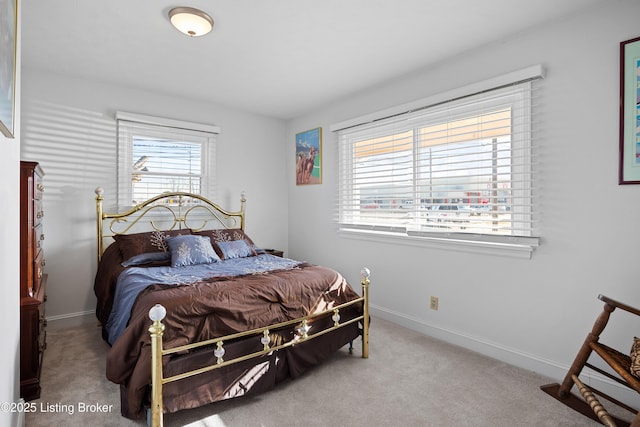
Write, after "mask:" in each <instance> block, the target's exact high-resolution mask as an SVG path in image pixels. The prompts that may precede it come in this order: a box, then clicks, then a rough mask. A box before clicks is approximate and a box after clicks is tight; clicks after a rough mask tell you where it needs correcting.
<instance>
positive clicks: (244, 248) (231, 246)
mask: <svg viewBox="0 0 640 427" xmlns="http://www.w3.org/2000/svg"><path fill="white" fill-rule="evenodd" d="M216 245H217V246H218V248H220V251H221V252H222V258H223V259H232V258H245V257H249V256H255V255H256V252H255V251H254V250H253V249H252V248H251V247H250V246H249V244H248V243H247V242H246V241H245V240H231V241H230V242H218V243H216Z"/></svg>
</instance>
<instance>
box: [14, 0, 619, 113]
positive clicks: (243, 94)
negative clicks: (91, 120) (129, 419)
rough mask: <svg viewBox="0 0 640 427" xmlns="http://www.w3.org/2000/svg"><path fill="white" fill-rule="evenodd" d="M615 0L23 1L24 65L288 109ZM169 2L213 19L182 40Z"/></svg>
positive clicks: (256, 108)
mask: <svg viewBox="0 0 640 427" xmlns="http://www.w3.org/2000/svg"><path fill="white" fill-rule="evenodd" d="M607 1H610V0H536V1H531V0H440V1H434V0H315V1H314V0H277V1H276V0H272V1H267V0H226V1H223V0H190V1H188V2H186V3H180V2H178V3H175V2H173V1H170V0H103V1H78V0H55V1H51V0H23V1H22V3H21V5H22V11H21V12H22V62H23V67H25V68H34V69H40V70H45V71H53V72H58V73H63V74H66V75H71V76H80V77H89V78H91V79H93V80H98V81H104V82H114V83H118V84H121V85H127V86H131V87H137V88H142V89H147V90H151V91H155V92H162V93H167V94H172V95H179V96H181V97H187V98H194V99H202V100H207V101H212V102H215V103H217V104H221V105H227V106H230V107H235V108H239V109H242V110H246V111H250V112H255V113H258V114H264V115H267V116H271V117H276V118H282V119H289V118H293V117H296V116H299V115H301V114H304V113H306V112H308V111H311V110H313V109H314V108H318V107H321V106H323V105H325V104H327V103H329V102H331V101H333V100H336V99H339V98H342V97H345V96H348V95H349V94H351V93H355V92H359V91H362V90H365V89H367V88H370V87H372V86H375V85H378V84H381V83H383V82H385V81H387V80H389V79H391V78H393V77H395V76H398V75H402V74H406V73H410V72H412V71H415V70H417V69H420V68H422V67H427V66H429V65H430V64H433V63H435V62H438V61H441V60H443V59H446V58H448V57H451V56H455V55H459V54H461V53H463V52H464V51H467V50H469V49H472V48H475V47H478V46H481V45H484V44H487V43H491V42H494V41H496V40H499V39H503V38H505V37H507V36H509V35H511V34H515V33H518V32H522V31H526V30H527V29H528V28H531V27H534V26H539V25H543V24H544V23H546V22H549V21H552V20H556V19H562V18H564V17H566V16H569V15H571V14H573V13H577V12H578V11H580V10H581V9H585V8H587V7H591V6H593V5H595V4H605V3H606V2H607ZM176 6H192V7H197V8H199V9H202V10H204V11H206V12H207V13H209V14H210V15H211V16H212V17H213V19H214V21H215V26H214V29H213V31H212V32H211V33H209V34H208V35H206V36H204V37H198V38H189V37H187V36H185V35H183V34H182V33H180V32H178V31H177V30H176V29H174V28H173V27H172V26H171V25H170V23H169V19H168V16H167V13H168V11H169V9H171V8H173V7H176Z"/></svg>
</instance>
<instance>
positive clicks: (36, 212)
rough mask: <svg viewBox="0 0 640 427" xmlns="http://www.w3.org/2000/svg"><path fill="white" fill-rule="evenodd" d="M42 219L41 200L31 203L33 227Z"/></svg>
mask: <svg viewBox="0 0 640 427" xmlns="http://www.w3.org/2000/svg"><path fill="white" fill-rule="evenodd" d="M43 217H44V208H43V207H42V200H34V201H33V225H37V224H40V223H42V218H43Z"/></svg>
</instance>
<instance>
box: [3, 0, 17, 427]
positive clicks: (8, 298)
mask: <svg viewBox="0 0 640 427" xmlns="http://www.w3.org/2000/svg"><path fill="white" fill-rule="evenodd" d="M19 3H20V2H18V13H20V9H21V7H20V4H19ZM20 30H21V26H20V19H19V18H18V35H17V42H18V46H17V47H18V54H17V58H16V70H17V71H16V98H15V100H16V104H15V107H16V115H15V131H14V136H15V138H14V139H8V138H5V137H4V135H2V134H0V182H2V185H0V200H2V203H0V236H2V238H0V283H1V284H2V291H1V293H0V295H1V297H0V325H2V330H3V336H4V338H3V351H2V352H0V366H2V370H0V402H5V403H8V402H17V401H18V398H19V395H20V394H19V393H20V392H19V390H20V388H19V387H20V386H19V383H20V305H19V303H18V301H20V267H19V265H20V209H19V208H18V206H19V203H20V140H21V137H20V98H21V95H20V87H21V78H20V75H21V72H20V58H21V55H20ZM17 419H18V414H16V413H11V412H8V411H1V412H0V425H3V426H13V425H16V423H17Z"/></svg>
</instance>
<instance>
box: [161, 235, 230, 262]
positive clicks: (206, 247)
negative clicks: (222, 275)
mask: <svg viewBox="0 0 640 427" xmlns="http://www.w3.org/2000/svg"><path fill="white" fill-rule="evenodd" d="M167 245H168V246H169V250H170V251H171V267H185V266H188V265H196V264H209V263H212V262H218V261H220V257H219V256H218V254H216V252H215V251H214V250H213V246H211V239H209V238H208V237H206V236H195V235H191V234H190V235H185V236H175V237H169V238H167Z"/></svg>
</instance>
